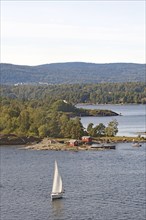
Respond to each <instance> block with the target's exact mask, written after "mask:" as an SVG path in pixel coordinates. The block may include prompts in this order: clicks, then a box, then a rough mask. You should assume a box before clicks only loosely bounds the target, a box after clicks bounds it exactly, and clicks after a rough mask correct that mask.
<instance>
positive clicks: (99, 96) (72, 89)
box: [0, 82, 146, 104]
mask: <svg viewBox="0 0 146 220" xmlns="http://www.w3.org/2000/svg"><path fill="white" fill-rule="evenodd" d="M0 92H1V96H2V97H8V98H11V99H20V100H33V99H37V100H39V99H48V100H50V101H51V100H58V99H61V100H66V101H67V102H69V103H72V104H77V103H95V104H97V103H99V104H105V103H106V104H109V103H110V104H111V103H112V104H127V103H135V104H146V88H145V82H127V83H100V84H61V85H39V86H37V85H17V86H10V85H2V86H1V88H0Z"/></svg>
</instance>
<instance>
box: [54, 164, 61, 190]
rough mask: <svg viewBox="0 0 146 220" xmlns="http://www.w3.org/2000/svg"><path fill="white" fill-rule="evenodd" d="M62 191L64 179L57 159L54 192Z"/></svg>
mask: <svg viewBox="0 0 146 220" xmlns="http://www.w3.org/2000/svg"><path fill="white" fill-rule="evenodd" d="M61 192H62V179H61V176H60V174H59V171H58V165H57V162H56V161H55V170H54V179H53V187H52V193H61Z"/></svg>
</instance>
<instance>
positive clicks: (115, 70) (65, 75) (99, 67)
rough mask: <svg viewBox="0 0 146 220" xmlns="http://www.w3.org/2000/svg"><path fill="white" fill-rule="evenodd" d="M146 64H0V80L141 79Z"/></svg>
mask: <svg viewBox="0 0 146 220" xmlns="http://www.w3.org/2000/svg"><path fill="white" fill-rule="evenodd" d="M145 67H146V65H145V64H134V63H111V64H94V63H82V62H71V63H54V64H45V65H39V66H22V65H13V64H4V63H2V64H0V70H1V84H17V83H23V84H32V83H36V84H39V83H40V84H43V83H48V84H70V83H72V84H73V83H104V82H143V81H144V80H145Z"/></svg>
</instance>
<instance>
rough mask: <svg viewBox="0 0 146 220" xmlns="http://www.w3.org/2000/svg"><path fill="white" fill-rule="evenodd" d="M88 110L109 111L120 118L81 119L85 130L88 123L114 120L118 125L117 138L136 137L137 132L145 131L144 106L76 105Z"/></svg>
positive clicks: (95, 123)
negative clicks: (117, 114)
mask: <svg viewBox="0 0 146 220" xmlns="http://www.w3.org/2000/svg"><path fill="white" fill-rule="evenodd" d="M77 107H83V108H88V109H110V110H112V111H115V112H117V113H119V114H120V113H121V114H122V116H115V117H82V118H81V121H82V123H83V125H84V127H85V128H86V127H87V125H88V124H89V123H93V124H94V125H97V124H99V123H103V124H104V125H106V126H107V124H108V123H109V122H110V121H112V120H113V119H116V120H117V121H118V123H119V125H118V130H119V132H118V134H117V135H119V136H132V137H134V136H138V133H137V132H144V131H146V105H85V106H83V105H77Z"/></svg>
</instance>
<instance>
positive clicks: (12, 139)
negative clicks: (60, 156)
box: [0, 134, 146, 151]
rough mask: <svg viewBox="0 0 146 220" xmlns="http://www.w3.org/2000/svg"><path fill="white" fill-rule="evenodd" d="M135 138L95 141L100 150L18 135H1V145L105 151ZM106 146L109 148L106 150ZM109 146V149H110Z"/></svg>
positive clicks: (100, 139) (60, 141) (36, 148)
mask: <svg viewBox="0 0 146 220" xmlns="http://www.w3.org/2000/svg"><path fill="white" fill-rule="evenodd" d="M134 140H135V141H136V142H140V143H144V142H146V139H145V138H140V137H137V138H134ZM132 141H133V137H111V138H107V137H103V138H95V139H93V145H101V147H98V148H92V145H88V144H83V143H81V142H80V141H79V145H78V146H70V145H69V144H68V143H69V139H52V138H44V139H41V138H36V137H18V136H16V135H13V134H11V135H0V145H22V148H23V149H31V150H56V151H59V150H63V151H64V150H70V151H79V150H91V149H96V150H103V149H110V146H111V149H113V147H114V146H115V145H116V144H117V143H130V142H131V143H132ZM104 145H106V146H107V148H104ZM108 146H109V147H108ZM22 148H21V149H22Z"/></svg>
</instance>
